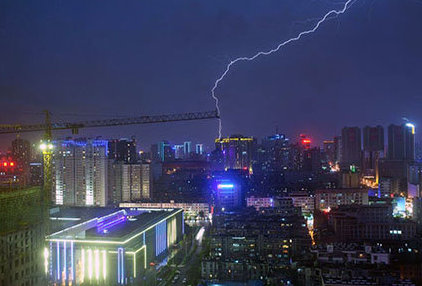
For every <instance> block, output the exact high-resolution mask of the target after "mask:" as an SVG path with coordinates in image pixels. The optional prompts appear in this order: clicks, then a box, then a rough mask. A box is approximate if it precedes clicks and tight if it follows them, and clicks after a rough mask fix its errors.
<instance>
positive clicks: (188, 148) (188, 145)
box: [183, 141, 192, 159]
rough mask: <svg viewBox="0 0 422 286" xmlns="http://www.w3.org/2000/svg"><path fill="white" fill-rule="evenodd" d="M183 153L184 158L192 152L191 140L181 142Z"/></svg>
mask: <svg viewBox="0 0 422 286" xmlns="http://www.w3.org/2000/svg"><path fill="white" fill-rule="evenodd" d="M183 148H184V153H185V159H187V158H189V157H190V154H191V153H192V142H191V141H185V142H184V143H183Z"/></svg>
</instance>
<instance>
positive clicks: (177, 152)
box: [174, 145, 185, 159]
mask: <svg viewBox="0 0 422 286" xmlns="http://www.w3.org/2000/svg"><path fill="white" fill-rule="evenodd" d="M174 158H175V159H184V158H185V146H184V145H174Z"/></svg>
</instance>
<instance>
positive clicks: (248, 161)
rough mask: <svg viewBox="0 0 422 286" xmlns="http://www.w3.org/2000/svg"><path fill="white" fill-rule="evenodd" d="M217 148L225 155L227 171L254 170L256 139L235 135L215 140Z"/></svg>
mask: <svg viewBox="0 0 422 286" xmlns="http://www.w3.org/2000/svg"><path fill="white" fill-rule="evenodd" d="M215 147H216V149H217V150H220V151H221V152H222V153H223V158H224V167H225V168H226V169H245V170H252V163H253V159H254V152H255V149H256V139H255V138H253V137H244V136H242V135H233V136H230V137H226V138H217V139H215Z"/></svg>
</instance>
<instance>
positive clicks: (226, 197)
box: [214, 179, 243, 211]
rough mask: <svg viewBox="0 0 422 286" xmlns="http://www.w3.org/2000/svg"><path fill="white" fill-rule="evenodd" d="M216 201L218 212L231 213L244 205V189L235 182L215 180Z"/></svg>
mask: <svg viewBox="0 0 422 286" xmlns="http://www.w3.org/2000/svg"><path fill="white" fill-rule="evenodd" d="M214 185H215V187H214V188H215V189H214V194H215V201H216V206H217V209H218V210H221V211H229V210H233V209H236V208H239V207H241V206H242V205H243V199H242V192H241V190H242V188H241V186H240V184H238V183H237V182H236V181H235V180H231V179H217V180H215V184H214Z"/></svg>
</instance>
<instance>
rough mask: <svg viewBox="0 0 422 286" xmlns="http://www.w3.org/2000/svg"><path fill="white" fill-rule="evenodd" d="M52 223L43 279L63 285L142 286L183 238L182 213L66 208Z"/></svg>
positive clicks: (178, 210) (179, 211)
mask: <svg viewBox="0 0 422 286" xmlns="http://www.w3.org/2000/svg"><path fill="white" fill-rule="evenodd" d="M51 220H52V222H53V226H52V228H53V229H52V231H53V233H52V234H51V235H49V236H47V238H46V247H45V249H44V259H45V263H44V264H45V274H46V276H47V278H48V280H49V281H50V282H53V283H57V284H63V285H82V284H85V283H88V284H97V285H125V284H135V285H139V283H141V281H145V280H143V279H144V278H145V277H146V275H147V274H148V270H151V271H156V269H155V266H154V265H157V264H159V263H160V262H161V261H163V260H164V259H165V258H166V257H167V255H168V254H169V249H170V248H171V246H172V245H174V244H176V243H177V242H179V241H180V240H181V239H182V237H183V223H184V222H183V210H182V209H169V210H156V211H152V210H145V209H137V208H136V209H135V208H134V209H108V208H63V209H61V210H60V211H59V212H57V213H55V214H52V215H51ZM63 226H64V227H63Z"/></svg>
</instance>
